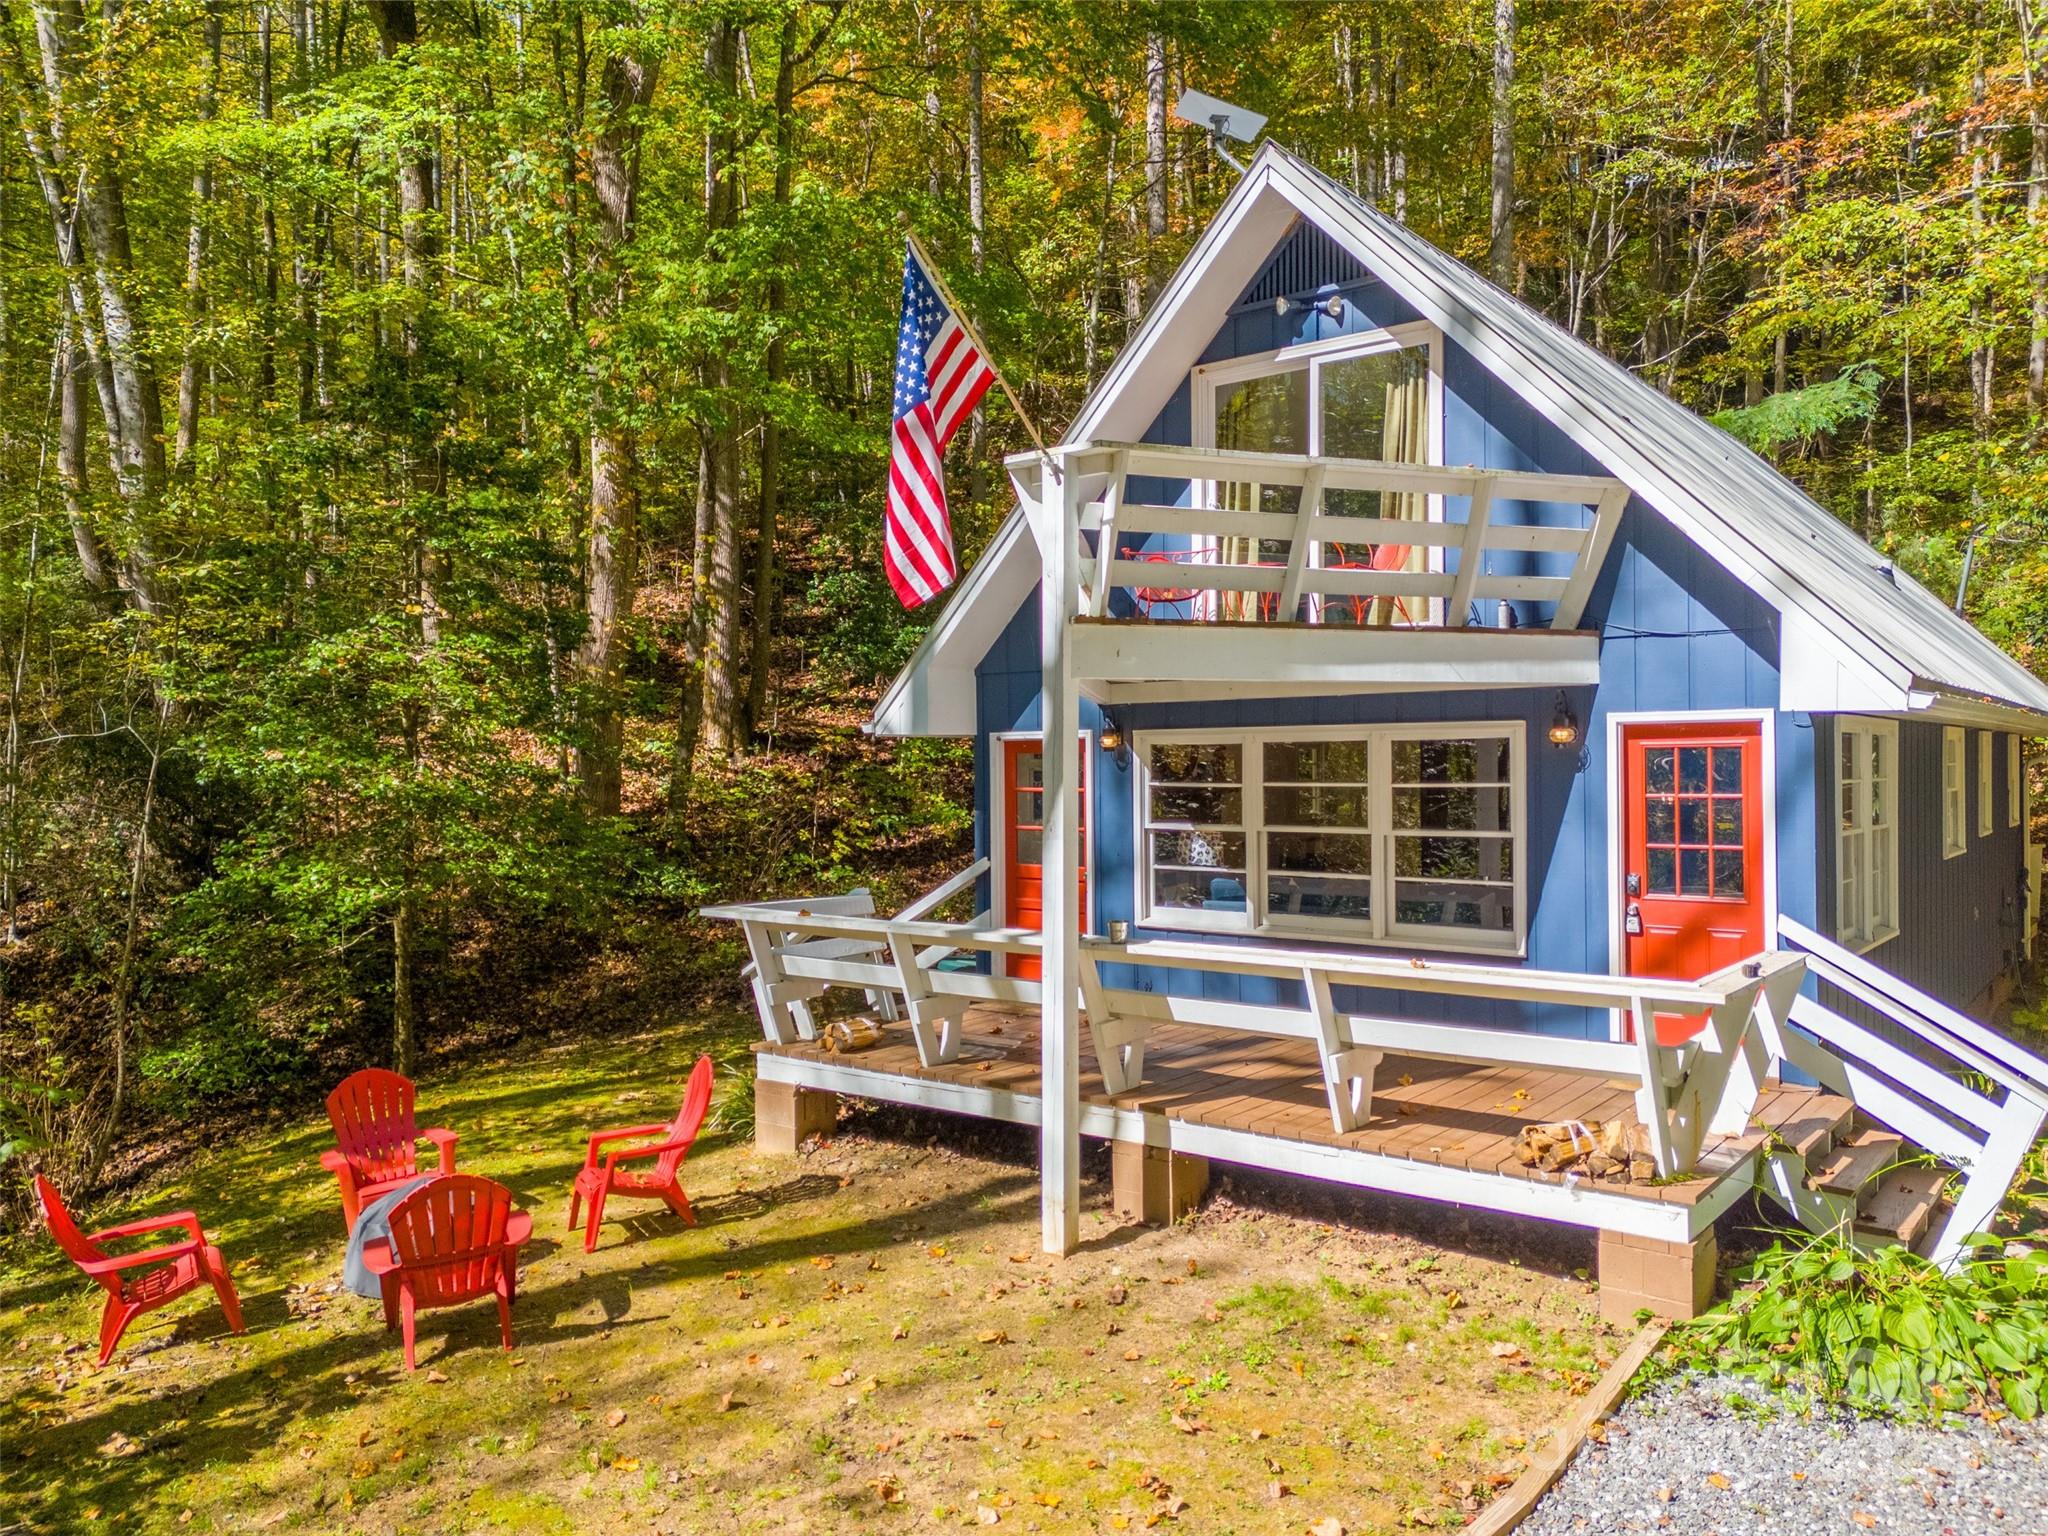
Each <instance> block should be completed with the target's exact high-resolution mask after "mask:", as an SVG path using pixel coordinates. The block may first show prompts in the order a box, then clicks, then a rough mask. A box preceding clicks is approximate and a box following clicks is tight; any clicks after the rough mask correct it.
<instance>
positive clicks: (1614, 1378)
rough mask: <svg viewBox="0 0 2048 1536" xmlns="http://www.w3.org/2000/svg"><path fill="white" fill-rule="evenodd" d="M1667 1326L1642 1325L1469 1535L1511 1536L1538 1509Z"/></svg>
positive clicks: (1615, 1401)
mask: <svg viewBox="0 0 2048 1536" xmlns="http://www.w3.org/2000/svg"><path fill="white" fill-rule="evenodd" d="M1669 1326H1670V1325H1669V1324H1667V1323H1662V1322H1652V1323H1646V1324H1645V1325H1644V1326H1643V1331H1642V1332H1641V1333H1639V1334H1637V1335H1636V1336H1635V1339H1634V1340H1633V1341H1632V1342H1631V1343H1630V1344H1629V1347H1628V1348H1627V1349H1625V1350H1623V1351H1622V1352H1621V1357H1620V1358H1619V1359H1617V1360H1616V1361H1615V1362H1614V1364H1612V1365H1610V1366H1609V1367H1607V1371H1606V1374H1605V1375H1603V1376H1602V1377H1601V1378H1600V1379H1599V1380H1598V1381H1597V1382H1595V1383H1594V1384H1593V1390H1592V1391H1591V1392H1589V1393H1587V1394H1586V1400H1585V1402H1584V1403H1582V1404H1580V1405H1579V1411H1578V1412H1577V1413H1576V1414H1574V1415H1573V1416H1572V1421H1571V1422H1570V1423H1569V1424H1567V1425H1566V1426H1565V1427H1564V1430H1563V1432H1562V1433H1560V1434H1559V1435H1557V1436H1556V1437H1555V1438H1553V1439H1552V1441H1551V1442H1550V1447H1549V1449H1547V1450H1546V1451H1544V1452H1543V1453H1542V1454H1541V1455H1540V1456H1538V1457H1537V1458H1536V1459H1535V1460H1534V1461H1532V1462H1530V1463H1529V1470H1528V1471H1526V1472H1524V1473H1523V1474H1522V1475H1521V1476H1520V1477H1518V1478H1516V1479H1515V1480H1514V1482H1513V1483H1511V1484H1510V1485H1509V1486H1508V1490H1507V1492H1506V1493H1503V1494H1502V1495H1501V1496H1500V1497H1499V1498H1497V1499H1495V1500H1494V1501H1493V1502H1492V1503H1491V1504H1489V1505H1487V1506H1486V1510H1485V1512H1484V1513H1483V1514H1481V1515H1480V1517H1479V1518H1478V1519H1477V1520H1475V1521H1473V1522H1472V1524H1471V1525H1469V1526H1467V1527H1466V1533H1465V1536H1507V1532H1509V1531H1512V1530H1513V1529H1514V1528H1515V1527H1516V1526H1518V1525H1520V1524H1521V1523H1522V1522H1523V1521H1524V1520H1525V1519H1527V1518H1528V1516H1529V1512H1530V1511H1531V1510H1533V1509H1534V1508H1535V1507H1536V1501H1537V1500H1538V1499H1540V1498H1542V1497H1543V1495H1544V1494H1546V1493H1548V1492H1549V1491H1550V1485H1551V1484H1552V1483H1554V1482H1556V1481H1557V1480H1558V1478H1559V1477H1560V1476H1561V1475H1562V1474H1563V1472H1564V1469H1565V1468H1566V1467H1568V1466H1570V1465H1571V1460H1572V1458H1573V1457H1574V1456H1576V1455H1578V1453H1579V1447H1580V1446H1581V1445H1583V1444H1584V1443H1585V1439H1586V1433H1587V1431H1588V1430H1590V1429H1592V1427H1593V1426H1594V1425H1595V1424H1596V1423H1598V1422H1599V1421H1600V1420H1601V1419H1604V1418H1606V1417H1607V1415H1608V1413H1609V1412H1611V1411H1612V1410H1613V1408H1614V1405H1615V1404H1616V1403H1617V1402H1618V1401H1620V1399H1621V1394H1622V1393H1623V1392H1624V1391H1626V1390H1627V1389H1628V1384H1629V1381H1630V1380H1631V1379H1632V1378H1633V1377H1634V1376H1635V1373H1636V1372H1637V1371H1639V1370H1641V1369H1642V1365H1643V1362H1644V1361H1645V1360H1647V1359H1649V1358H1650V1351H1651V1350H1653V1349H1655V1348H1656V1347H1657V1345H1658V1344H1659V1342H1661V1341H1662V1339H1663V1337H1664V1335H1665V1333H1666V1331H1667V1330H1668V1328H1669Z"/></svg>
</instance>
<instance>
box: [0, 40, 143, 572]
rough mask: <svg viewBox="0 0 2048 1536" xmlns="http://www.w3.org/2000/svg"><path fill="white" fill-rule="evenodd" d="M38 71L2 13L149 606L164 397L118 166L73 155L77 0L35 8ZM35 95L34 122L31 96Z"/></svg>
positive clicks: (130, 566) (129, 567)
mask: <svg viewBox="0 0 2048 1536" xmlns="http://www.w3.org/2000/svg"><path fill="white" fill-rule="evenodd" d="M34 19H35V37H36V48H37V54H38V58H39V61H40V65H41V69H40V78H38V75H37V72H35V71H32V70H31V69H30V68H29V66H28V62H27V60H26V59H25V58H24V57H22V56H21V54H20V52H19V51H18V46H15V45H18V39H19V34H18V32H17V31H16V29H15V27H14V25H13V19H12V17H11V16H9V15H6V14H5V13H4V10H0V31H4V32H5V33H6V35H7V39H8V43H9V45H10V46H14V51H13V52H12V56H11V58H10V60H9V62H10V64H11V65H12V67H13V69H14V72H15V74H16V76H17V80H16V86H17V91H16V95H17V98H18V100H19V103H20V111H21V128H22V137H23V141H24V143H25V145H26V146H27V149H28V155H29V161H30V164H31V166H32V167H33V169H34V171H35V176H36V180H37V183H38V186H39V187H40V189H41V191H42V193H43V200H44V203H45V205H46V207H47V208H48V210H49V213H50V220H51V229H52V232H53V234H54V236H55V238H56V244H57V258H58V265H59V266H60V267H61V268H62V269H63V271H64V273H65V276H66V279H67V283H68V285H69V287H70V295H71V303H72V314H73V317H74V319H75V320H76V321H77V323H78V327H79V329H78V335H79V338H80V340H81V341H82V342H83V343H84V345H85V349H86V355H87V357H88V358H89V359H90V361H91V363H92V366H93V372H94V377H95V382H96V383H97V384H98V386H99V398H100V412H101V415H102V417H103V418H104V421H105V425H106V429H107V446H108V457H109V460H110V463H111V465H112V468H113V473H114V489H115V492H116V493H117V494H118V495H119V496H120V498H121V502H122V506H123V509H124V515H125V519H126V524H127V529H126V531H127V542H128V550H127V555H126V558H125V561H124V568H125V575H126V587H127V591H128V595H129V598H130V600H131V601H132V602H133V603H134V604H135V605H136V606H137V607H138V608H141V609H143V610H144V611H146V612H153V611H155V609H156V608H157V606H158V599H157V590H156V557H155V553H154V544H153V539H154V532H155V525H156V521H157V513H158V509H159V508H160V506H161V505H162V501H163V493H164V482H165V467H166V462H167V461H166V458H165V454H164V430H163V397H162V394H161V392H160V391H159V388H158V385H157V376H156V365H155V361H154V356H153V348H152V344H151V339H150V336H149V333H148V328H147V324H146V322H145V320H144V319H143V309H142V306H141V303H140V300H139V297H138V293H137V289H138V286H139V285H138V283H137V280H136V276H135V262H134V255H133V252H132V251H131V249H130V246H129V239H128V212H127V202H126V197H125V193H124V190H123V186H122V182H121V179H120V177H119V175H118V174H117V173H116V172H114V171H113V170H111V169H109V168H107V167H105V166H97V167H95V166H92V165H88V166H86V167H85V168H84V169H83V170H79V169H76V168H74V167H73V166H72V164H71V159H70V153H69V149H68V141H69V128H68V124H67V122H66V120H65V109H64V97H65V94H66V91H67V90H68V88H69V87H70V85H71V83H72V81H73V80H74V78H75V77H76V75H77V73H78V71H79V69H80V68H81V66H82V65H83V64H85V63H86V62H87V60H86V58H85V53H86V42H85V38H84V35H83V34H84V29H85V17H84V13H83V11H82V10H81V9H80V6H79V4H78V0H51V3H49V4H45V5H40V6H38V7H37V8H36V11H35V18H34ZM36 101H40V102H42V103H43V105H44V108H45V111H46V114H47V115H46V117H45V119H44V120H43V121H41V122H38V121H37V119H36V116H35V110H34V107H33V106H32V103H33V102H36Z"/></svg>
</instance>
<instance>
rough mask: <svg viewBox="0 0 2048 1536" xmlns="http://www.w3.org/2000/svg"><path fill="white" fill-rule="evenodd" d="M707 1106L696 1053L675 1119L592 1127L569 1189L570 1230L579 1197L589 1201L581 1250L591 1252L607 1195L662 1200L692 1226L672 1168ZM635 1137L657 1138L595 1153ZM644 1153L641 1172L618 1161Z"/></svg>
mask: <svg viewBox="0 0 2048 1536" xmlns="http://www.w3.org/2000/svg"><path fill="white" fill-rule="evenodd" d="M710 1108H711V1058H710V1057H709V1056H699V1057H698V1058H697V1065H696V1067H695V1068H693V1069H692V1070H691V1072H690V1082H689V1086H688V1087H686V1088H685V1089H684V1090H683V1107H682V1108H681V1109H679V1110H678V1111H677V1112H676V1117H675V1119H673V1120H671V1121H669V1122H668V1124H666V1125H625V1126H620V1127H619V1128H618V1129H617V1130H611V1131H598V1132H596V1133H595V1134H594V1135H592V1136H591V1138H590V1145H589V1147H588V1148H587V1149H586V1150H585V1151H584V1154H583V1168H582V1170H581V1171H580V1172H579V1173H578V1174H577V1175H576V1182H575V1184H573V1185H572V1186H571V1187H570V1190H569V1230H570V1231H572V1232H573V1231H575V1230H576V1212H577V1210H578V1209H579V1208H580V1207H581V1206H582V1204H583V1202H584V1201H586V1200H588V1201H589V1202H590V1220H589V1222H588V1224H587V1225H586V1226H585V1227H584V1229H583V1251H584V1252H585V1253H592V1252H595V1251H596V1248H597V1229H598V1226H599V1224H600V1223H602V1222H603V1221H604V1202H605V1197H606V1196H608V1195H624V1196H626V1197H627V1198H628V1199H633V1200H661V1201H664V1202H666V1203H667V1205H668V1208H669V1209H670V1210H672V1211H674V1212H675V1213H676V1214H677V1215H678V1216H680V1217H682V1218H683V1225H684V1226H687V1227H694V1226H695V1225H697V1216H696V1213H695V1212H693V1211H692V1210H691V1209H690V1201H689V1197H688V1196H686V1195H685V1194H684V1193H683V1187H682V1185H681V1184H679V1183H678V1182H677V1181H676V1171H677V1170H678V1169H680V1168H681V1167H682V1165H683V1158H684V1156H685V1155H686V1154H687V1153H688V1152H689V1150H690V1143H691V1142H693V1141H695V1140H696V1139H697V1132H698V1131H699V1130H700V1129H702V1127H703V1125H704V1114H705V1111H706V1110H708V1109H710ZM636 1136H659V1137H660V1138H661V1140H660V1141H658V1142H654V1143H652V1144H650V1145H648V1146H644V1147H624V1148H621V1149H620V1150H618V1151H616V1152H603V1153H600V1150H599V1149H600V1148H602V1147H603V1146H604V1145H605V1144H606V1143H607V1142H613V1141H627V1140H630V1139H632V1138H633V1137H636ZM600 1156H602V1157H603V1159H604V1160H603V1162H602V1163H600V1162H599V1161H598V1159H599V1157H600ZM649 1157H651V1158H653V1159H654V1167H653V1168H651V1169H650V1170H648V1171H647V1172H646V1173H635V1172H634V1171H633V1170H632V1169H630V1168H625V1167H622V1166H621V1165H622V1164H624V1163H631V1162H638V1161H640V1160H641V1159H643V1158H649Z"/></svg>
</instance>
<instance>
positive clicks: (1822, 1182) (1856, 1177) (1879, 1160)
mask: <svg viewBox="0 0 2048 1536" xmlns="http://www.w3.org/2000/svg"><path fill="white" fill-rule="evenodd" d="M1905 1150H1906V1144H1905V1143H1904V1142H1903V1141H1901V1140H1899V1138H1898V1137H1896V1136H1887V1135H1885V1134H1883V1133H1882V1132H1880V1131H1865V1132H1863V1133H1862V1134H1861V1135H1859V1136H1857V1137H1855V1138H1854V1139H1853V1140H1851V1141H1849V1142H1848V1143H1846V1144H1845V1145H1843V1146H1839V1147H1836V1148H1835V1150H1834V1151H1833V1152H1832V1153H1830V1154H1829V1155H1828V1157H1827V1160H1826V1161H1825V1162H1823V1163H1822V1164H1821V1165H1820V1166H1819V1167H1818V1168H1816V1169H1814V1170H1813V1173H1812V1174H1811V1176H1810V1177H1808V1179H1807V1181H1806V1187H1807V1188H1808V1189H1817V1190H1819V1191H1821V1193H1823V1194H1829V1195H1840V1196H1842V1197H1843V1198H1845V1199H1849V1200H1854V1201H1856V1202H1857V1203H1858V1204H1859V1205H1860V1204H1861V1203H1862V1199H1863V1194H1864V1191H1865V1189H1866V1187H1867V1186H1868V1185H1869V1183H1870V1181H1871V1180H1872V1179H1874V1178H1876V1177H1877V1176H1878V1174H1880V1173H1882V1172H1883V1171H1884V1170H1885V1169H1887V1168H1889V1167H1890V1166H1891V1165H1892V1164H1893V1163H1896V1162H1897V1161H1898V1160H1899V1158H1900V1157H1901V1156H1903V1155H1904V1153H1905Z"/></svg>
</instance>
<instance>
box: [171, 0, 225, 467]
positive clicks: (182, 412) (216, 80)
mask: <svg viewBox="0 0 2048 1536" xmlns="http://www.w3.org/2000/svg"><path fill="white" fill-rule="evenodd" d="M220 43H221V7H220V5H219V4H218V3H217V0H209V4H208V5H207V7H206V84H205V85H204V86H203V87H202V88H201V90H200V93H199V121H200V122H202V123H207V122H211V121H213V115H214V111H215V109H216V103H217V100H218V97H219V93H220ZM212 204H213V161H212V159H211V158H208V159H205V160H202V161H200V162H199V169H198V170H196V171H194V172H193V173H192V220H191V223H190V224H189V225H188V226H187V227H186V232H185V361H184V366H183V367H181V368H180V369H179V370H178V442H177V449H176V451H175V453H174V455H173V459H172V462H173V463H175V464H176V465H178V466H179V467H180V468H182V469H185V470H187V471H188V472H189V470H190V469H191V462H190V461H191V456H192V450H193V448H194V447H196V446H197V445H198V442H199V332H200V329H201V327H202V326H204V325H205V323H206V283H205V276H206V237H207V228H206V222H207V219H208V217H209V210H210V209H211V207H212Z"/></svg>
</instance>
